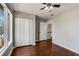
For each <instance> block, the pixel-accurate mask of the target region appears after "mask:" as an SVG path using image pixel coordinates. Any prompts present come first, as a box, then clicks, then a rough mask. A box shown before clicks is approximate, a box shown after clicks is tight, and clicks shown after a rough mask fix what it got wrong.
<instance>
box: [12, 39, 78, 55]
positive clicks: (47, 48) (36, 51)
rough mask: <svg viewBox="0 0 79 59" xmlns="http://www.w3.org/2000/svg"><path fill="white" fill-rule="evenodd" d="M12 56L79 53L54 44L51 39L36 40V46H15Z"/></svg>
mask: <svg viewBox="0 0 79 59" xmlns="http://www.w3.org/2000/svg"><path fill="white" fill-rule="evenodd" d="M11 56H79V54H77V53H75V52H72V51H69V50H67V49H65V48H63V47H60V46H58V45H56V44H52V41H51V40H50V39H49V40H45V41H40V42H36V45H35V46H33V45H30V46H24V47H18V48H15V49H14V50H13V52H12V54H11Z"/></svg>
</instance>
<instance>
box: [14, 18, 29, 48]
mask: <svg viewBox="0 0 79 59" xmlns="http://www.w3.org/2000/svg"><path fill="white" fill-rule="evenodd" d="M29 27H30V25H29V19H23V18H16V19H15V46H16V47H19V46H25V45H29V44H30V36H29V35H30V30H29V29H30V28H29Z"/></svg>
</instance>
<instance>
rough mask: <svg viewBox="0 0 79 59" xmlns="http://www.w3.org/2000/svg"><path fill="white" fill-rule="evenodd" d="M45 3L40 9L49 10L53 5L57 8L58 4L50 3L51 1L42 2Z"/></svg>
mask: <svg viewBox="0 0 79 59" xmlns="http://www.w3.org/2000/svg"><path fill="white" fill-rule="evenodd" d="M42 4H43V5H45V7H43V8H41V9H40V10H47V11H48V12H51V11H52V9H53V7H55V8H59V7H60V4H52V3H42Z"/></svg>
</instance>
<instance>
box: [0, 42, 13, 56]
mask: <svg viewBox="0 0 79 59" xmlns="http://www.w3.org/2000/svg"><path fill="white" fill-rule="evenodd" d="M11 43H12V41H10V42H9V43H8V44H5V45H4V46H3V47H2V48H1V49H0V56H1V55H3V53H4V52H5V51H6V49H7V48H8V46H9V45H10V44H11Z"/></svg>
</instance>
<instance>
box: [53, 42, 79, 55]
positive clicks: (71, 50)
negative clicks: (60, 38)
mask: <svg viewBox="0 0 79 59" xmlns="http://www.w3.org/2000/svg"><path fill="white" fill-rule="evenodd" d="M53 44H55V45H57V46H59V47H62V48H64V49H66V50H69V51H71V52H73V53H76V54H79V52H77V51H74V50H72V49H70V48H67V47H64V46H62V45H60V44H57V43H54V42H53Z"/></svg>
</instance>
